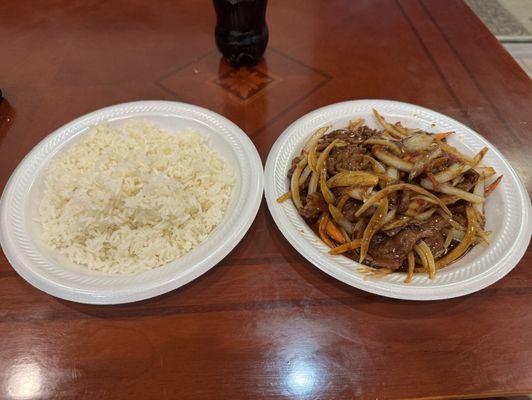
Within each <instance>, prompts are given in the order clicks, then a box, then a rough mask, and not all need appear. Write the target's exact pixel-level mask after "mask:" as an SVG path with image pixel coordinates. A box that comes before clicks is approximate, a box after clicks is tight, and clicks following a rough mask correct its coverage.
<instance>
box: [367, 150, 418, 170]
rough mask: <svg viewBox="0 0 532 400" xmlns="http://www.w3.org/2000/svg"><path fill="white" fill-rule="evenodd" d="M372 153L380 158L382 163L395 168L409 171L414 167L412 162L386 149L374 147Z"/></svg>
mask: <svg viewBox="0 0 532 400" xmlns="http://www.w3.org/2000/svg"><path fill="white" fill-rule="evenodd" d="M373 155H374V156H375V157H377V158H378V159H379V160H381V161H382V162H383V163H384V164H386V165H389V166H390V167H394V168H397V169H398V170H399V171H405V172H410V171H411V170H412V168H413V167H414V164H412V163H410V162H408V161H405V160H403V159H402V158H399V157H397V156H394V155H393V154H391V153H388V152H387V151H386V150H382V149H374V150H373Z"/></svg>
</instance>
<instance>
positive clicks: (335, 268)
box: [265, 100, 532, 300]
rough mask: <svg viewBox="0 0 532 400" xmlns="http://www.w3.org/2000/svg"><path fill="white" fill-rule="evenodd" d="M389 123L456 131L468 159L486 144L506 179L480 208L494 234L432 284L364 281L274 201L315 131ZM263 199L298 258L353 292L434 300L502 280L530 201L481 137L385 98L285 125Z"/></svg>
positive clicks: (526, 230) (525, 234)
mask: <svg viewBox="0 0 532 400" xmlns="http://www.w3.org/2000/svg"><path fill="white" fill-rule="evenodd" d="M373 108H375V109H377V110H378V111H379V112H380V113H381V114H382V115H383V116H384V117H385V118H386V119H387V120H388V121H391V122H397V121H401V123H403V124H404V125H406V126H408V127H420V128H422V129H425V130H427V131H431V132H438V131H439V132H444V131H455V132H456V134H455V135H453V136H452V137H451V138H450V139H449V142H450V144H452V145H454V146H456V147H457V148H458V149H460V150H462V151H464V152H465V153H466V154H474V153H477V152H478V151H479V150H480V149H481V148H482V147H484V146H487V147H488V148H489V150H490V151H489V152H488V154H487V155H486V157H485V158H484V161H483V163H484V164H485V165H490V166H493V167H494V168H495V169H496V170H497V173H498V174H504V178H503V180H502V182H501V184H500V185H499V187H498V188H497V189H496V190H495V191H494V192H493V193H492V194H491V196H490V197H489V199H488V200H487V202H486V203H487V204H486V219H487V230H489V231H492V232H493V233H492V235H491V240H492V242H491V244H490V245H489V246H483V245H479V246H476V247H475V248H474V249H472V250H471V251H469V252H468V253H467V254H466V255H465V256H464V257H463V258H461V259H460V260H459V261H458V262H456V263H454V264H451V265H450V266H449V267H447V268H445V269H443V270H441V271H438V274H437V275H436V278H435V279H434V280H433V281H431V280H430V279H428V278H427V277H426V275H421V274H419V275H416V276H415V277H414V279H413V281H412V282H411V283H410V284H405V283H403V280H404V278H405V275H404V274H403V273H395V274H391V275H388V276H386V277H384V278H369V279H368V278H365V277H364V276H363V275H362V274H361V273H359V272H357V268H358V267H360V264H358V263H357V262H355V261H352V260H350V259H348V258H346V257H344V256H341V255H339V256H331V255H329V254H328V253H327V251H328V248H327V246H326V245H325V244H323V242H322V241H321V240H320V239H319V238H318V237H317V236H316V235H315V234H314V232H313V231H312V230H311V229H310V228H309V227H308V225H307V224H306V223H305V221H304V220H303V219H302V218H301V217H300V215H299V214H298V212H297V210H296V208H295V206H294V205H293V203H292V202H291V201H286V202H284V203H282V204H279V203H277V202H276V201H275V200H276V198H277V197H278V196H280V195H281V194H283V193H285V192H287V191H288V189H289V182H288V179H287V178H286V172H287V171H288V169H289V168H290V164H291V160H292V159H293V157H295V156H297V155H299V153H300V151H301V149H302V147H303V145H304V143H305V142H306V141H307V140H308V138H309V136H310V135H311V134H312V133H313V132H314V131H315V130H316V129H317V128H319V127H321V126H323V125H327V124H331V123H332V124H333V127H334V128H340V127H343V126H345V125H346V124H347V122H348V121H349V120H350V119H352V120H353V119H356V118H364V119H365V120H366V123H367V124H368V125H369V126H373V127H376V126H377V125H376V123H375V121H374V118H373V116H372V109H373ZM265 194H266V201H267V202H268V207H269V209H270V212H271V214H272V216H273V218H274V220H275V222H276V223H277V226H278V227H279V229H280V230H281V232H282V233H283V234H284V236H285V237H286V238H287V239H288V241H289V242H290V243H291V244H292V246H294V247H295V248H296V249H297V250H298V251H299V252H300V253H301V254H302V255H303V256H304V257H306V258H307V259H308V260H309V261H310V262H311V263H313V264H314V265H315V266H317V267H318V268H319V269H321V270H322V271H324V272H326V273H327V274H329V275H331V276H333V277H335V278H336V279H339V280H340V281H342V282H345V283H347V284H348V285H351V286H354V287H356V288H359V289H362V290H365V291H368V292H371V293H375V294H379V295H382V296H387V297H394V298H400V299H409V300H435V299H446V298H452V297H457V296H462V295H465V294H468V293H472V292H475V291H477V290H480V289H482V288H484V287H486V286H488V285H491V284H492V283H494V282H496V281H497V280H499V279H501V278H502V277H503V276H504V275H506V274H507V273H508V272H509V271H510V270H511V269H512V268H513V267H514V266H515V265H516V264H517V263H518V262H519V260H520V259H521V257H522V256H523V254H524V252H525V251H526V248H527V246H528V243H529V241H530V235H531V229H532V227H531V220H530V199H529V197H528V194H527V191H526V189H525V187H524V186H523V184H522V183H521V181H520V180H519V178H518V176H517V174H516V172H515V171H514V170H513V168H512V167H511V166H510V164H509V163H508V161H507V160H506V159H505V158H504V157H503V155H502V154H501V153H500V152H499V151H498V150H497V149H496V148H495V147H494V146H493V145H492V144H491V143H489V142H488V141H487V140H486V139H484V138H483V137H482V136H480V135H479V134H478V133H476V132H474V131H473V130H471V129H469V128H468V127H467V126H465V125H463V124H461V123H459V122H457V121H455V120H453V119H451V118H449V117H446V116H445V115H442V114H439V113H437V112H434V111H432V110H428V109H426V108H423V107H419V106H415V105H411V104H406V103H400V102H395V101H386V100H357V101H348V102H344V103H338V104H333V105H330V106H327V107H323V108H320V109H318V110H316V111H313V112H311V113H309V114H307V115H305V116H303V117H301V118H300V119H298V120H297V121H295V122H294V123H293V124H292V125H290V126H289V127H288V128H287V129H286V130H285V131H284V132H283V134H282V135H281V136H280V137H279V139H278V140H277V141H276V142H275V144H274V146H273V148H272V149H271V151H270V154H269V156H268V160H267V162H266V168H265Z"/></svg>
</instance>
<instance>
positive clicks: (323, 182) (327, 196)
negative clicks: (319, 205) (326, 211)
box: [320, 168, 336, 204]
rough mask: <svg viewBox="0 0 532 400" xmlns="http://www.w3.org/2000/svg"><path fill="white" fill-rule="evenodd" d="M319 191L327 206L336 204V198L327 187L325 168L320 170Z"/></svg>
mask: <svg viewBox="0 0 532 400" xmlns="http://www.w3.org/2000/svg"><path fill="white" fill-rule="evenodd" d="M320 190H321V194H322V195H323V198H324V199H325V201H326V202H327V203H328V204H334V203H335V202H336V198H335V197H334V194H333V192H331V189H329V188H328V187H327V169H326V168H322V170H321V174H320Z"/></svg>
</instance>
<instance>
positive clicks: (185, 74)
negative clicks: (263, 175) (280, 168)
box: [157, 48, 330, 134]
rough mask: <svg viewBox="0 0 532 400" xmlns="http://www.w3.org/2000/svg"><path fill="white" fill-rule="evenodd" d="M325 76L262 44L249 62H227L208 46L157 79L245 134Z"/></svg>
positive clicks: (303, 95)
mask: <svg viewBox="0 0 532 400" xmlns="http://www.w3.org/2000/svg"><path fill="white" fill-rule="evenodd" d="M329 79H330V77H329V76H328V75H327V74H325V73H323V72H320V71H318V70H316V69H315V68H312V67H309V66H307V65H305V64H304V63H302V62H300V61H298V60H296V59H293V58H291V57H289V56H286V55H284V54H283V53H281V52H279V51H277V50H275V49H272V48H268V50H267V52H266V55H265V57H264V58H263V59H262V60H261V61H260V62H259V64H257V65H255V66H253V67H242V68H232V67H231V66H230V65H229V64H228V63H226V62H225V61H224V60H223V59H222V57H221V55H220V53H218V52H216V51H211V52H209V53H208V54H206V55H205V56H203V57H200V58H198V59H196V60H194V61H192V62H191V63H190V64H187V65H185V66H182V67H180V68H178V69H176V70H173V71H170V72H169V73H168V74H167V75H165V76H163V77H162V78H160V79H159V80H158V81H157V84H158V85H159V86H160V87H161V88H162V89H163V90H164V91H165V92H166V93H167V95H169V96H167V99H169V100H170V99H175V100H179V101H183V102H187V103H192V104H197V105H199V106H202V107H205V108H208V109H211V110H213V111H216V112H218V113H220V114H222V115H223V116H225V117H227V118H229V119H230V120H232V121H233V122H235V123H236V124H238V125H239V126H240V127H241V128H242V129H244V130H245V131H246V132H248V134H253V133H254V132H257V131H258V130H260V129H261V128H263V127H264V126H267V125H268V124H269V123H270V122H271V121H272V120H274V119H275V118H276V117H277V116H278V115H279V114H281V113H282V112H284V111H286V110H287V109H289V108H291V107H293V106H294V105H296V104H298V102H300V101H302V100H303V99H305V98H306V97H307V96H308V94H309V93H312V92H313V91H315V90H316V89H318V88H319V87H320V86H321V85H323V84H325V83H326V82H327V81H328V80H329Z"/></svg>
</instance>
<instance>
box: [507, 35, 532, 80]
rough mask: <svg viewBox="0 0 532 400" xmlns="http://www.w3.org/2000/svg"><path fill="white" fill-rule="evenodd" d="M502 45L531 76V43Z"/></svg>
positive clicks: (531, 76)
mask: <svg viewBox="0 0 532 400" xmlns="http://www.w3.org/2000/svg"><path fill="white" fill-rule="evenodd" d="M503 46H504V47H505V48H506V50H508V52H509V53H510V54H511V55H512V57H513V58H514V59H515V60H516V61H517V63H518V64H519V65H520V66H521V68H523V70H524V71H525V72H526V73H527V74H528V76H529V77H530V78H532V43H503Z"/></svg>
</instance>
